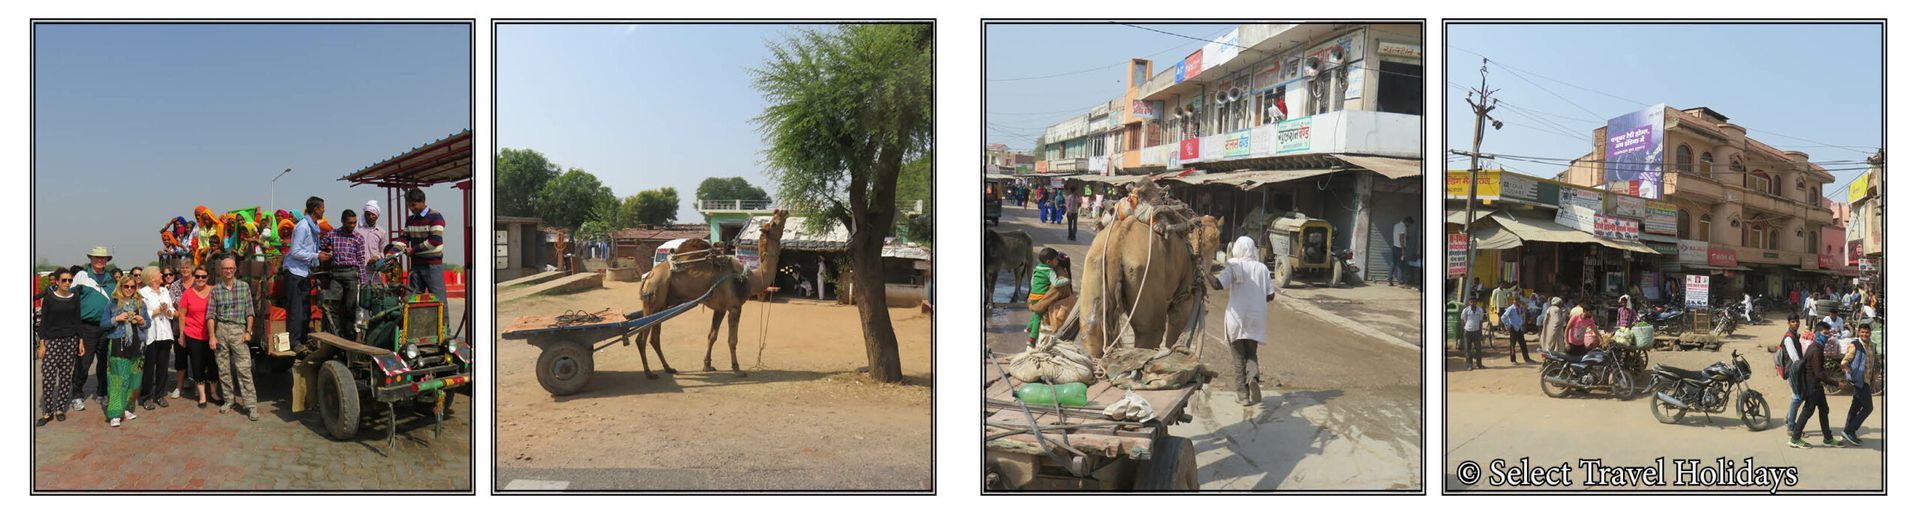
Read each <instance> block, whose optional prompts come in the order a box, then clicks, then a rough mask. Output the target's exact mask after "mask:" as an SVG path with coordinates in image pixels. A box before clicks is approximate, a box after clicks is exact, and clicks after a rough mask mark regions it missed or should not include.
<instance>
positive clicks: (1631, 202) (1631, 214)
mask: <svg viewBox="0 0 1920 514" xmlns="http://www.w3.org/2000/svg"><path fill="white" fill-rule="evenodd" d="M1607 203H1609V204H1611V205H1609V206H1608V208H1607V213H1608V214H1612V215H1614V216H1619V217H1622V218H1633V219H1642V218H1645V217H1647V199H1645V198H1641V197H1638V196H1627V195H1607Z"/></svg>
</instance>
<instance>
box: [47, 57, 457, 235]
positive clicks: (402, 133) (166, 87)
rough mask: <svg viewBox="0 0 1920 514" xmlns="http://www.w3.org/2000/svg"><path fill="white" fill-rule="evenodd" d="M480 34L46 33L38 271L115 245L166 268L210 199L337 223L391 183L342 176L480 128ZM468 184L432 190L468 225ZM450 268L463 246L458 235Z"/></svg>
mask: <svg viewBox="0 0 1920 514" xmlns="http://www.w3.org/2000/svg"><path fill="white" fill-rule="evenodd" d="M469 37H470V28H469V27H468V26H467V25H464V24H461V25H381V24H360V25H284V24H283V25H213V24H198V25H195V24H171V25H158V24H155V25H115V24H91V25H36V26H35V27H34V50H33V51H34V73H35V75H34V78H33V80H34V87H35V96H34V99H33V101H34V109H35V120H34V127H33V130H34V152H35V155H34V163H33V165H34V168H33V173H34V180H35V184H34V186H35V188H34V206H33V209H34V215H35V220H34V227H33V231H34V235H35V237H36V240H35V246H34V248H33V257H34V262H35V263H39V262H40V261H41V260H43V259H44V260H47V261H49V262H50V263H52V264H61V265H71V264H79V263H82V262H84V261H85V258H84V257H83V256H84V255H85V253H86V252H87V250H88V249H90V248H92V247H94V246H97V245H105V246H108V247H109V248H110V249H112V250H113V252H114V255H115V259H114V263H115V264H117V265H119V266H122V267H130V266H135V265H142V264H145V263H146V262H148V261H150V260H153V258H154V257H153V255H154V253H155V252H156V251H158V250H159V249H160V238H159V230H160V227H161V225H163V224H164V223H165V222H166V220H168V219H171V218H173V217H174V216H191V214H192V209H193V207H194V206H195V205H201V204H205V205H207V206H208V207H209V208H212V209H215V210H217V211H226V210H231V209H237V208H242V207H251V206H255V205H260V206H265V205H266V204H267V203H268V202H269V181H270V180H272V179H273V176H274V175H276V174H278V173H280V171H281V170H284V169H287V168H293V172H292V173H289V174H287V175H286V176H285V177H283V178H281V179H280V180H279V183H278V187H277V189H278V190H277V194H275V195H274V196H277V198H278V202H277V203H276V204H275V206H277V207H280V208H287V209H289V210H298V208H299V206H300V205H301V203H302V202H304V201H305V199H306V197H308V196H320V197H322V198H325V199H326V200H327V210H328V211H329V212H328V214H327V218H328V219H332V220H335V221H337V219H338V218H339V213H340V211H341V210H344V209H349V208H351V209H354V210H356V211H358V210H359V209H360V208H361V205H362V204H364V203H365V202H366V201H367V200H372V199H382V200H383V202H382V204H383V205H382V206H381V208H382V211H383V212H384V213H385V214H386V215H387V216H388V217H392V216H393V215H394V214H395V213H397V212H398V211H399V210H400V209H399V208H397V207H396V206H391V205H385V202H384V199H385V198H386V194H385V191H384V190H382V189H377V188H372V187H369V186H361V187H355V188H349V187H348V185H349V184H347V183H346V182H341V181H339V180H338V179H339V178H340V177H342V176H345V175H347V174H348V173H352V172H354V171H357V170H359V169H361V168H364V167H366V166H368V165H371V164H374V163H376V162H379V161H381V160H385V159H386V158H388V157H392V156H394V155H396V154H399V153H401V152H404V151H406V150H408V149H410V148H413V147H415V146H419V145H422V144H426V143H427V142H430V141H433V140H435V139H439V138H442V137H445V136H447V135H448V134H452V133H456V132H459V131H461V130H464V129H467V128H470V127H472V126H473V124H472V121H471V113H470V109H471V105H472V101H473V97H472V90H473V86H472V83H471V82H470V77H469V75H470V73H471V63H472V61H473V57H472V53H471V51H470V47H471V45H472V43H471V41H470V40H469ZM457 192H458V190H456V189H453V188H452V187H451V186H442V187H435V188H433V189H430V190H428V191H427V196H428V199H427V202H428V205H429V206H432V207H434V208H436V209H439V210H440V211H442V212H443V213H445V214H446V215H447V218H448V219H447V223H448V227H447V228H448V230H449V232H450V233H453V232H458V231H461V230H463V229H464V226H465V225H464V223H463V222H462V221H461V220H460V219H459V218H460V213H461V212H462V210H461V203H460V197H459V195H458V194H457ZM447 245H448V249H447V256H448V261H449V262H459V261H463V260H464V257H457V256H462V255H464V253H463V252H464V251H465V250H464V248H465V246H464V241H461V240H460V238H455V237H448V239H447Z"/></svg>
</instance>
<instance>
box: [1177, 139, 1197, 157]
mask: <svg viewBox="0 0 1920 514" xmlns="http://www.w3.org/2000/svg"><path fill="white" fill-rule="evenodd" d="M1199 158H1200V138H1197V137H1189V138H1186V139H1182V140H1180V161H1181V162H1186V161H1191V160H1195V159H1199Z"/></svg>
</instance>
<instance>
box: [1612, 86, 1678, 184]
mask: <svg viewBox="0 0 1920 514" xmlns="http://www.w3.org/2000/svg"><path fill="white" fill-rule="evenodd" d="M1666 121H1667V105H1666V104H1659V105H1655V106H1652V107H1648V108H1645V109H1641V110H1638V111H1634V112H1631V113H1627V114H1623V115H1621V116H1619V117H1616V118H1614V119H1611V120H1607V141H1606V147H1607V152H1606V155H1607V160H1606V168H1605V169H1606V170H1607V176H1606V178H1607V186H1608V187H1607V188H1608V189H1609V190H1613V191H1625V192H1626V193H1627V194H1630V195H1633V196H1638V197H1641V198H1647V199H1655V200H1657V199H1659V198H1660V185H1661V177H1660V172H1661V163H1660V161H1661V159H1663V158H1665V154H1666V152H1665V151H1664V150H1663V149H1664V148H1665V146H1664V142H1663V141H1662V139H1664V138H1663V134H1664V133H1665V132H1666Z"/></svg>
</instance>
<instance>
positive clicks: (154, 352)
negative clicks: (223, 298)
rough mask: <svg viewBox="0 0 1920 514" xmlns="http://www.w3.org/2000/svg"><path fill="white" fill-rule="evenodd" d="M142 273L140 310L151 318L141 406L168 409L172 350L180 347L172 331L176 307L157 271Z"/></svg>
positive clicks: (141, 377) (141, 375)
mask: <svg viewBox="0 0 1920 514" xmlns="http://www.w3.org/2000/svg"><path fill="white" fill-rule="evenodd" d="M142 274H143V275H145V277H144V278H145V279H146V283H147V285H146V287H142V288H140V289H139V291H138V293H139V295H140V301H141V304H142V307H143V308H145V309H146V311H147V313H148V314H149V315H150V317H149V319H148V320H147V328H146V331H147V334H146V347H145V349H144V353H145V355H143V359H144V361H145V362H144V363H143V364H144V365H143V367H142V368H141V369H140V406H141V407H142V408H145V409H146V410H153V409H155V408H157V407H166V406H168V405H167V372H168V371H171V368H172V367H173V366H171V365H170V362H171V358H172V357H173V349H174V348H175V347H177V346H179V342H178V338H177V335H176V333H175V332H174V331H173V321H174V316H175V311H176V310H177V309H178V308H179V306H178V305H177V304H176V303H175V302H176V300H175V297H174V296H173V290H171V289H168V288H167V285H166V282H164V281H163V280H162V279H161V278H160V277H161V273H160V268H147V269H146V270H145V271H143V272H142Z"/></svg>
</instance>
